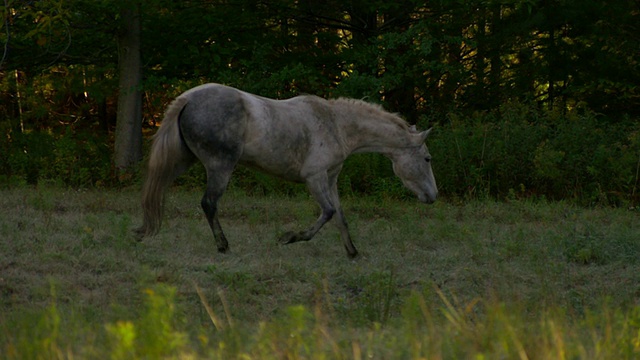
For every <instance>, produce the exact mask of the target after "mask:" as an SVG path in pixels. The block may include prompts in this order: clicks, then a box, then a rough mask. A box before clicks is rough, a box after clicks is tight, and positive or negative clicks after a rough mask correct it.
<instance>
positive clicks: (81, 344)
mask: <svg viewBox="0 0 640 360" xmlns="http://www.w3.org/2000/svg"><path fill="white" fill-rule="evenodd" d="M138 196H139V195H138V192H137V191H134V190H124V191H118V192H116V191H102V192H98V191H82V192H78V191H72V190H61V189H56V188H47V187H44V188H18V189H13V190H11V191H8V190H6V191H2V192H1V193H0V209H2V210H0V211H1V212H2V214H1V215H2V216H1V217H0V231H1V232H2V234H3V238H2V241H1V242H0V352H1V353H2V354H3V357H4V358H9V359H30V358H32V359H36V358H42V359H55V358H76V359H77V358H88V359H92V358H96V359H105V358H112V359H131V358H187V359H191V358H214V359H216V358H219V359H234V358H235V359H271V358H273V359H342V358H346V359H365V358H367V359H390V358H393V359H419V358H427V359H433V358H444V359H459V358H477V359H482V358H486V359H493V358H516V359H548V358H558V359H562V358H586V359H590V358H593V359H596V358H607V359H608V358H620V359H624V358H637V357H639V356H640V261H639V260H640V242H639V241H638V239H639V238H640V227H639V225H638V224H639V223H640V221H638V218H639V216H640V214H639V213H638V212H637V211H635V210H633V209H632V210H629V209H624V210H623V209H610V208H599V209H585V208H578V207H575V206H573V205H568V204H565V203H547V202H538V203H533V202H518V201H515V202H504V203H496V202H489V201H486V202H472V203H466V204H457V205H454V204H451V203H448V202H446V201H442V202H437V203H436V204H434V205H432V206H424V205H421V204H417V203H415V202H412V201H404V202H403V201H397V200H388V199H372V198H369V199H367V198H365V199H362V198H358V199H356V198H351V199H349V198H347V199H344V200H343V203H344V208H345V212H346V215H347V217H348V218H349V219H350V229H351V232H352V235H353V237H354V239H355V241H356V245H357V246H358V247H359V250H360V253H361V256H360V257H359V258H358V259H356V260H355V261H351V260H348V259H347V257H346V255H345V253H344V249H343V248H342V245H341V243H340V240H339V235H338V231H337V230H336V229H333V228H331V227H327V228H326V229H323V231H321V232H320V234H318V236H317V237H316V238H315V239H314V240H312V241H311V242H308V243H301V244H293V245H289V246H279V245H277V244H276V241H275V239H277V236H278V235H279V234H281V233H282V232H285V231H288V230H293V229H298V228H303V227H305V226H307V225H309V224H310V223H311V222H312V221H313V220H314V219H315V216H316V207H315V206H316V205H315V204H314V203H313V202H312V201H311V200H310V199H309V198H307V197H305V196H297V197H294V198H283V197H282V198H281V197H257V198H253V197H248V196H246V195H244V194H242V193H234V192H231V193H229V194H227V195H226V196H225V198H224V201H223V203H222V204H221V207H220V208H221V222H222V225H223V227H224V229H225V230H226V232H227V235H228V238H229V241H230V245H231V252H230V253H228V254H218V253H216V252H215V245H214V243H213V240H212V239H211V235H210V232H209V229H208V226H207V224H206V221H205V220H204V219H203V216H202V214H201V211H200V209H199V197H200V196H201V195H200V194H199V193H195V192H189V191H182V190H177V191H172V193H171V194H170V195H169V198H168V200H167V209H166V221H165V223H164V226H163V229H162V230H161V232H160V234H158V235H157V236H156V237H154V238H151V239H145V240H144V241H143V242H141V243H140V242H136V241H135V240H134V239H133V237H132V236H131V234H130V229H131V228H132V227H133V226H134V225H135V224H136V223H137V221H138V219H139V218H140V214H139V209H138Z"/></svg>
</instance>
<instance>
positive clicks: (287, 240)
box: [278, 231, 299, 245]
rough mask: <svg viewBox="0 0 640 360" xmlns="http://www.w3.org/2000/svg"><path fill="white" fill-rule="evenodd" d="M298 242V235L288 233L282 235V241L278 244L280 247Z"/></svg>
mask: <svg viewBox="0 0 640 360" xmlns="http://www.w3.org/2000/svg"><path fill="white" fill-rule="evenodd" d="M298 240H299V239H298V234H296V233H295V232H293V231H287V232H286V233H284V234H282V236H280V239H278V243H279V244H280V245H286V244H293V243H294V242H297V241H298Z"/></svg>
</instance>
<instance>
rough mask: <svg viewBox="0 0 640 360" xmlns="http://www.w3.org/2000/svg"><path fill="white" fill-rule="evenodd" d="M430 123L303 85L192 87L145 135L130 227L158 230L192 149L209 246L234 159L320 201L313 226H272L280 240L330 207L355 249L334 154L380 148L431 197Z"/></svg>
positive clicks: (412, 185)
mask: <svg viewBox="0 0 640 360" xmlns="http://www.w3.org/2000/svg"><path fill="white" fill-rule="evenodd" d="M430 130H431V129H429V130H427V131H423V132H418V131H416V129H415V127H412V126H409V125H408V124H407V123H406V122H405V121H404V120H402V119H401V118H400V117H398V116H396V115H394V114H391V113H388V112H386V111H384V110H383V109H382V107H380V106H378V105H373V104H369V103H366V102H364V101H360V100H352V99H335V100H325V99H322V98H319V97H316V96H307V95H305V96H298V97H295V98H291V99H288V100H272V99H267V98H264V97H260V96H256V95H253V94H249V93H246V92H243V91H240V90H238V89H234V88H231V87H227V86H223V85H219V84H206V85H201V86H198V87H195V88H193V89H191V90H188V91H186V92H185V93H183V94H182V95H180V96H179V97H178V98H176V99H175V100H174V101H173V102H172V103H171V105H169V107H168V109H167V111H166V114H165V117H164V120H163V121H162V126H161V128H160V129H159V130H158V132H157V134H156V135H155V136H154V141H153V145H152V148H151V156H150V159H149V169H148V174H147V179H146V182H145V184H144V188H143V196H142V207H143V210H144V223H143V225H142V226H141V227H140V228H139V229H138V230H137V231H138V234H139V235H140V236H147V235H152V234H155V233H157V232H158V230H159V228H160V225H161V222H162V208H163V197H164V193H165V191H166V190H167V187H168V186H169V185H170V184H171V183H172V182H173V180H174V179H175V178H176V177H177V176H178V175H180V174H181V173H183V172H184V171H185V170H186V169H187V168H188V167H189V166H190V165H192V164H193V163H194V162H195V160H196V159H197V160H199V161H201V162H202V163H203V164H204V167H205V169H206V173H207V189H206V192H205V194H204V197H203V198H202V202H201V205H202V209H203V210H204V213H205V215H206V218H207V220H208V222H209V225H210V227H211V230H212V232H213V236H214V238H215V240H216V244H217V247H218V251H220V252H225V251H227V249H228V248H229V245H228V242H227V239H226V237H225V235H224V233H223V231H222V228H221V227H220V223H219V221H218V200H219V199H220V197H221V196H222V194H223V193H224V191H225V189H226V187H227V184H228V183H229V179H230V177H231V173H232V172H233V170H234V169H235V167H236V165H237V164H244V165H248V166H251V167H255V168H258V169H260V170H262V171H264V172H267V173H270V174H274V175H277V176H279V177H281V178H284V179H287V180H291V181H296V182H304V183H306V184H307V186H308V188H309V191H310V192H311V194H312V195H313V197H314V198H315V200H316V201H317V202H318V203H319V205H320V208H321V209H322V214H321V215H320V217H319V218H318V220H317V221H316V222H315V223H314V224H313V226H311V227H310V228H309V229H307V230H306V231H302V232H299V233H294V232H288V233H286V234H284V235H282V236H281V237H280V240H279V242H280V243H282V244H290V243H294V242H298V241H308V240H311V238H313V236H314V235H315V234H316V233H317V232H318V231H319V230H320V228H322V226H323V225H324V224H325V223H327V222H328V221H329V220H331V219H332V218H334V217H337V222H336V225H337V227H338V229H339V230H340V235H341V237H342V241H343V243H344V247H345V248H346V250H347V254H348V256H349V257H355V256H356V255H357V254H358V252H357V250H356V248H355V246H354V245H353V242H352V241H351V237H350V235H349V230H348V228H347V221H346V219H345V217H344V214H343V212H342V208H341V207H340V200H339V197H338V188H337V179H338V174H339V173H340V170H341V169H342V165H343V162H344V161H345V159H346V158H347V157H348V156H349V155H350V154H354V153H362V152H377V153H381V154H383V155H384V156H386V157H388V158H389V159H391V162H392V163H393V170H394V172H395V174H396V175H397V176H398V177H400V179H402V181H403V183H404V185H405V186H406V187H407V188H408V189H410V190H411V191H412V192H414V193H415V194H416V195H417V197H418V199H419V200H420V201H422V202H425V203H432V202H434V201H435V200H436V197H437V195H438V189H437V186H436V181H435V178H434V176H433V172H432V170H431V155H430V154H429V150H428V149H427V147H426V145H425V140H426V138H427V135H429V132H430Z"/></svg>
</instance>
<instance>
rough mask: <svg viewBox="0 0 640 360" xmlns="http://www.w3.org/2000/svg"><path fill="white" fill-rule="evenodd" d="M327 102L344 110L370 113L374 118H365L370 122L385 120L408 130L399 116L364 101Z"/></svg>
mask: <svg viewBox="0 0 640 360" xmlns="http://www.w3.org/2000/svg"><path fill="white" fill-rule="evenodd" d="M329 102H330V103H331V104H333V105H335V106H342V107H345V108H352V109H358V110H359V111H360V112H364V113H370V114H373V115H375V116H371V117H366V118H367V119H369V120H371V121H379V120H381V119H382V120H386V121H388V122H391V123H394V124H396V125H398V126H399V127H401V128H402V129H409V123H407V121H406V120H404V119H403V118H401V117H400V115H398V114H396V113H392V112H389V111H386V110H385V109H384V108H383V107H382V105H380V104H375V103H370V102H367V101H364V100H358V99H350V98H337V99H331V100H329Z"/></svg>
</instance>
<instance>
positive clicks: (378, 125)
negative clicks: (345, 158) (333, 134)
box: [346, 117, 409, 156]
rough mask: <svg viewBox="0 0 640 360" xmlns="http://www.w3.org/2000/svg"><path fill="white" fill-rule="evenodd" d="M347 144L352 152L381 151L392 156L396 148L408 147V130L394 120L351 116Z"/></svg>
mask: <svg viewBox="0 0 640 360" xmlns="http://www.w3.org/2000/svg"><path fill="white" fill-rule="evenodd" d="M349 119H350V120H351V121H350V122H351V124H350V126H347V127H346V129H347V132H348V133H347V144H348V146H349V148H350V153H353V154H355V153H371V152H375V153H381V154H384V155H386V156H390V155H391V154H392V153H393V152H394V150H395V149H398V148H404V147H407V143H408V142H409V139H408V137H407V134H408V132H407V130H406V129H404V128H403V127H402V126H401V125H399V124H397V123H394V122H392V121H386V120H384V119H380V120H379V121H376V119H370V118H364V117H350V118H349Z"/></svg>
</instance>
